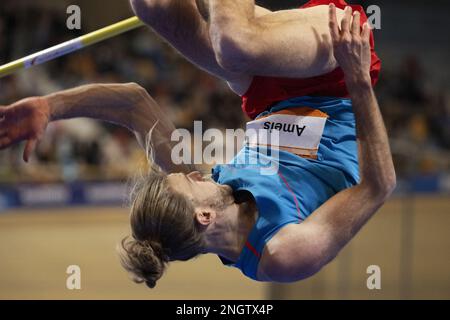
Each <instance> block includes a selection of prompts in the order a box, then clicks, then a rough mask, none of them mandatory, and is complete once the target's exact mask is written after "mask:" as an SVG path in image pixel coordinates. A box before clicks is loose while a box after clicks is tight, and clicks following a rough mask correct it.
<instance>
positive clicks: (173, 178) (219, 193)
mask: <svg viewBox="0 0 450 320" xmlns="http://www.w3.org/2000/svg"><path fill="white" fill-rule="evenodd" d="M167 179H168V182H169V186H170V187H171V188H172V189H173V190H174V191H176V192H179V193H181V194H183V195H184V196H186V197H187V198H188V199H189V200H191V201H192V202H193V203H194V206H195V207H199V206H200V207H208V206H215V207H217V206H218V205H219V206H220V204H221V203H224V201H225V200H226V199H227V198H230V197H231V196H232V189H231V188H230V187H229V186H224V185H220V184H217V183H216V182H214V181H213V180H211V179H208V178H205V177H203V176H202V174H201V173H200V172H198V171H194V172H191V173H190V174H182V173H175V174H170V175H169V176H168V178H167Z"/></svg>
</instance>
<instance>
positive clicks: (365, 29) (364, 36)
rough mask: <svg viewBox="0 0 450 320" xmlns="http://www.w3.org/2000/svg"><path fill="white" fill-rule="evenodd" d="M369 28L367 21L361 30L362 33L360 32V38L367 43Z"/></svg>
mask: <svg viewBox="0 0 450 320" xmlns="http://www.w3.org/2000/svg"><path fill="white" fill-rule="evenodd" d="M371 29H372V28H371V27H370V24H369V23H368V22H366V23H364V25H363V30H362V33H361V38H362V40H363V42H365V43H369V41H370V31H371Z"/></svg>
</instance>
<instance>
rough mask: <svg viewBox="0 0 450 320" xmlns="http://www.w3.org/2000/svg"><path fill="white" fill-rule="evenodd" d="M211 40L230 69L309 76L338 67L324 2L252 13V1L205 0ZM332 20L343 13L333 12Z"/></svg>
mask: <svg viewBox="0 0 450 320" xmlns="http://www.w3.org/2000/svg"><path fill="white" fill-rule="evenodd" d="M209 3H210V16H211V26H210V34H211V40H212V44H213V47H214V50H215V52H216V57H217V60H218V61H219V63H220V65H221V66H222V67H223V68H224V69H226V70H229V71H231V72H235V73H241V74H248V75H259V76H275V77H293V78H309V77H314V76H319V75H322V74H326V73H328V72H331V71H333V70H334V69H336V68H337V67H338V64H337V62H336V59H335V58H334V56H333V50H332V43H331V39H330V35H329V30H328V8H327V6H324V5H322V6H316V7H312V8H305V9H292V10H284V11H277V12H273V13H270V14H266V15H264V16H261V17H258V16H256V15H255V13H254V6H255V3H254V0H209ZM337 15H338V20H340V19H342V17H343V16H344V11H343V10H340V9H339V10H338V12H337Z"/></svg>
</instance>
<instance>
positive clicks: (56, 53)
mask: <svg viewBox="0 0 450 320" xmlns="http://www.w3.org/2000/svg"><path fill="white" fill-rule="evenodd" d="M143 25H144V23H143V22H142V21H141V20H139V18H138V17H132V18H129V19H125V20H123V21H120V22H118V23H115V24H112V25H110V26H108V27H105V28H102V29H99V30H97V31H94V32H91V33H88V34H86V35H84V36H81V37H79V38H76V39H73V40H69V41H67V42H63V43H61V44H58V45H56V46H53V47H50V48H48V49H45V50H42V51H39V52H37V53H34V54H32V55H29V56H27V57H24V58H21V59H18V60H16V61H13V62H10V63H8V64H5V65H3V66H0V78H3V77H5V76H7V75H10V74H12V73H15V72H17V71H19V70H22V69H28V68H31V67H33V66H37V65H39V64H43V63H45V62H47V61H50V60H54V59H56V58H59V57H61V56H64V55H67V54H69V53H72V52H75V51H78V50H81V49H83V48H86V47H88V46H91V45H93V44H95V43H98V42H101V41H104V40H106V39H109V38H112V37H115V36H117V35H120V34H122V33H125V32H128V31H130V30H134V29H136V28H139V27H141V26H143Z"/></svg>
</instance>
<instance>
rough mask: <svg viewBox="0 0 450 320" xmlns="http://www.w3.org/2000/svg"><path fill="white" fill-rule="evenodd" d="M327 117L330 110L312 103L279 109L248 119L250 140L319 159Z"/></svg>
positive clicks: (251, 144) (253, 144) (250, 142)
mask: <svg viewBox="0 0 450 320" xmlns="http://www.w3.org/2000/svg"><path fill="white" fill-rule="evenodd" d="M327 119H328V115H327V114H326V113H324V112H322V111H319V110H316V109H312V108H308V107H299V108H291V109H286V110H282V111H279V112H275V113H272V114H270V115H267V116H263V117H260V118H258V119H256V120H254V121H250V122H248V123H247V139H248V140H247V143H248V144H249V145H250V146H268V147H271V148H278V149H280V150H284V151H288V152H292V153H294V154H296V155H298V156H301V157H305V158H311V159H317V152H318V150H319V145H320V141H321V140H322V135H323V131H324V129H325V124H326V122H327Z"/></svg>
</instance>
